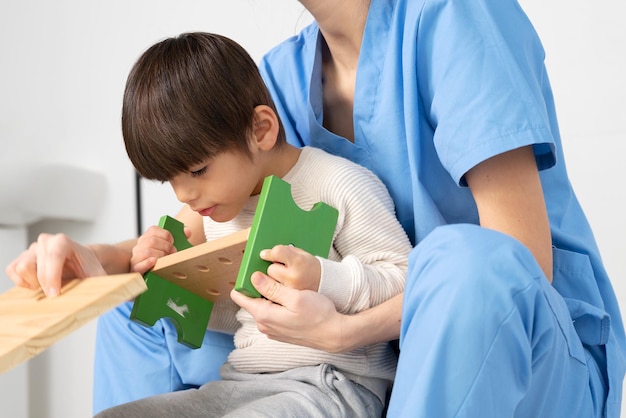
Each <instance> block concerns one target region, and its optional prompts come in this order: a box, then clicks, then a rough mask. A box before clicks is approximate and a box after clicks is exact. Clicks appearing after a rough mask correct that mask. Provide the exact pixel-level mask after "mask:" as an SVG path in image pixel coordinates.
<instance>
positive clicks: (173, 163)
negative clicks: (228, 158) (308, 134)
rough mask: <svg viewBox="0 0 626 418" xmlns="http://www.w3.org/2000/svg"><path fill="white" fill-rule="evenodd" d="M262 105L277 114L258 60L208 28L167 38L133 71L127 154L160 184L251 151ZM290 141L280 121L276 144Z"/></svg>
mask: <svg viewBox="0 0 626 418" xmlns="http://www.w3.org/2000/svg"><path fill="white" fill-rule="evenodd" d="M258 105H267V106H269V107H270V108H272V110H274V112H275V113H276V116H277V117H278V113H277V112H276V107H275V105H274V102H273V101H272V98H271V96H270V93H269V91H268V89H267V87H266V86H265V83H264V82H263V79H262V78H261V75H260V74H259V71H258V68H257V66H256V64H255V63H254V61H253V60H252V58H251V57H250V55H249V54H248V53H247V52H246V51H245V50H244V49H243V48H242V47H241V46H240V45H239V44H237V43H236V42H234V41H232V40H231V39H228V38H226V37H223V36H220V35H216V34H210V33H202V32H194V33H185V34H182V35H180V36H177V37H173V38H168V39H165V40H163V41H161V42H159V43H157V44H155V45H153V46H152V47H150V48H149V49H148V50H146V52H144V53H143V54H142V55H141V57H140V58H139V59H138V61H137V62H136V63H135V65H134V66H133V68H132V70H131V72H130V74H129V76H128V80H127V82H126V89H125V91H124V101H123V106H122V134H123V136H124V143H125V145H126V152H127V153H128V156H129V158H130V160H131V162H132V163H133V165H134V166H135V168H136V169H137V171H138V172H139V174H141V175H142V176H143V177H145V178H147V179H151V180H160V181H168V180H169V179H171V178H173V177H174V176H176V175H178V174H180V173H182V172H184V171H187V170H189V167H191V166H193V165H197V164H200V163H203V162H205V161H206V160H207V159H209V158H212V157H214V156H216V155H217V154H219V153H221V152H224V151H240V152H243V153H244V154H246V155H248V156H250V153H249V149H248V135H249V133H250V132H251V131H252V129H253V126H254V108H255V107H256V106H258ZM279 124H280V120H279ZM284 142H285V133H284V129H283V127H282V125H281V126H280V130H279V135H278V138H277V141H276V143H277V146H281V145H282V144H283V143H284Z"/></svg>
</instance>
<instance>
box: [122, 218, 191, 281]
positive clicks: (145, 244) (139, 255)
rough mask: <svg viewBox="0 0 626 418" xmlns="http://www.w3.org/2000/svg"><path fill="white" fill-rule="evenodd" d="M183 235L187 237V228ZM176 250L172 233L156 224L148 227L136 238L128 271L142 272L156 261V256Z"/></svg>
mask: <svg viewBox="0 0 626 418" xmlns="http://www.w3.org/2000/svg"><path fill="white" fill-rule="evenodd" d="M185 235H186V236H187V237H189V230H188V228H185ZM175 252H176V247H174V237H172V234H171V233H170V232H169V231H167V230H165V229H163V228H159V227H158V226H156V225H153V226H151V227H150V228H148V230H147V231H146V232H144V234H143V235H142V236H140V237H139V239H138V240H137V245H135V247H134V248H133V252H132V255H131V258H130V271H135V272H138V273H141V274H144V273H145V272H147V271H148V270H150V269H151V268H152V267H154V264H155V263H156V261H157V258H160V257H163V256H165V255H168V254H172V253H175Z"/></svg>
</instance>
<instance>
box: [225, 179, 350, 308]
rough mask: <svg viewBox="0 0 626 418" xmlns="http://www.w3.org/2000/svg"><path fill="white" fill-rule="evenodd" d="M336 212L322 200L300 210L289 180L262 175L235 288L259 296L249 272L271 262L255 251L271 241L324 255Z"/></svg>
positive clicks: (265, 247) (272, 245)
mask: <svg viewBox="0 0 626 418" xmlns="http://www.w3.org/2000/svg"><path fill="white" fill-rule="evenodd" d="M338 216H339V213H338V212H337V209H335V208H333V207H331V206H329V205H327V204H326V203H324V202H318V203H316V204H315V205H313V207H312V208H311V210H309V211H306V210H303V209H302V208H300V207H299V206H298V205H297V204H296V203H295V202H294V200H293V196H292V194H291V185H290V184H289V183H287V182H286V181H284V180H283V179H281V178H280V177H276V176H268V177H267V178H265V180H264V182H263V188H262V190H261V195H260V196H259V203H258V205H257V209H256V212H255V214H254V219H253V221H252V228H251V229H250V235H249V236H248V242H247V244H246V249H245V252H244V254H243V259H242V261H241V267H240V269H239V274H238V276H237V281H236V283H235V290H237V291H239V292H241V293H243V294H244V295H246V296H249V297H261V294H260V293H259V292H258V291H257V290H256V289H255V288H254V286H253V285H252V282H251V281H250V276H251V275H252V273H254V272H255V271H262V272H263V273H267V268H268V267H269V266H270V264H271V263H270V262H269V261H265V260H263V259H261V257H260V255H259V254H260V252H261V250H264V249H269V248H272V247H274V246H275V245H278V244H282V245H293V246H294V247H298V248H301V249H303V250H305V251H307V252H308V253H311V254H313V255H315V256H320V257H325V258H326V257H328V253H329V252H330V246H331V244H332V241H333V235H334V232H335V227H336V226H337V218H338Z"/></svg>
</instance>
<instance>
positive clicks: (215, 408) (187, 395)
mask: <svg viewBox="0 0 626 418" xmlns="http://www.w3.org/2000/svg"><path fill="white" fill-rule="evenodd" d="M221 374H222V379H223V380H220V381H214V382H210V383H207V384H206V385H204V386H202V387H200V388H199V389H188V390H184V391H179V392H172V393H166V394H163V395H157V396H152V397H149V398H145V399H140V400H138V401H134V402H130V403H127V404H123V405H119V406H116V407H114V408H111V409H107V410H105V411H102V412H101V413H99V414H98V415H96V418H137V417H150V418H159V417H175V418H199V417H204V418H206V417H229V418H237V417H241V418H251V417H268V418H283V417H284V418H291V417H294V418H296V417H297V418H306V417H319V418H330V417H337V418H344V417H358V418H366V417H368V418H369V417H380V416H381V415H382V411H383V404H382V403H381V401H380V399H379V398H378V397H377V396H376V395H374V394H373V393H372V392H370V391H369V390H367V389H365V388H364V387H363V386H361V385H359V384H356V383H354V382H352V381H351V380H349V379H347V378H346V377H345V376H344V375H343V374H342V373H341V372H338V371H337V370H335V369H334V367H332V366H329V365H320V366H311V367H301V368H297V369H292V370H288V371H285V372H281V373H271V374H247V373H239V372H237V371H235V370H234V369H233V368H232V367H231V366H230V365H229V364H228V363H227V364H225V365H224V366H223V367H222V370H221Z"/></svg>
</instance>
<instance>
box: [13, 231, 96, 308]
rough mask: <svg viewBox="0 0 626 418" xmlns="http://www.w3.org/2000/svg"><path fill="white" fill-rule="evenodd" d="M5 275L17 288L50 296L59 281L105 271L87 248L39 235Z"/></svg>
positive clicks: (65, 239)
mask: <svg viewBox="0 0 626 418" xmlns="http://www.w3.org/2000/svg"><path fill="white" fill-rule="evenodd" d="M6 274H7V275H8V276H9V278H10V279H11V280H13V282H14V283H15V284H16V285H17V286H21V287H26V288H29V289H38V288H39V287H41V288H42V289H43V291H44V293H45V294H46V295H47V296H49V297H54V296H57V295H58V294H59V292H60V289H61V281H62V280H63V279H69V278H85V277H90V276H103V275H106V272H105V270H104V268H103V267H102V265H101V264H100V261H99V260H98V257H97V256H96V254H95V253H94V252H93V251H92V250H91V249H90V248H88V247H85V246H83V245H80V244H78V243H76V242H74V241H72V240H71V239H70V238H68V237H67V236H66V235H64V234H56V235H51V234H41V235H39V237H38V239H37V241H36V242H34V243H32V244H31V245H30V247H29V248H28V249H27V250H26V251H24V252H23V253H22V254H20V255H19V256H18V257H17V258H16V259H15V260H14V261H12V262H11V263H10V264H9V265H8V266H7V268H6Z"/></svg>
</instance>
